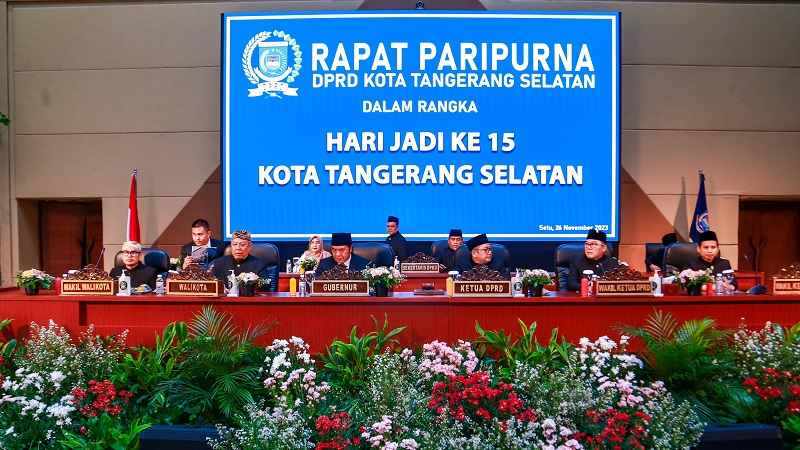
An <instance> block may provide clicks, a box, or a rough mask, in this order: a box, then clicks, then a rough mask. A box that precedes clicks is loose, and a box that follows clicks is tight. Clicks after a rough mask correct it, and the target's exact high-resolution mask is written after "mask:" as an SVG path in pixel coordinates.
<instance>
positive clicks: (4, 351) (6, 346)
mask: <svg viewBox="0 0 800 450" xmlns="http://www.w3.org/2000/svg"><path fill="white" fill-rule="evenodd" d="M12 320H13V319H3V321H2V322H0V330H2V329H3V328H5V327H6V325H11V322H12ZM16 348H17V340H16V339H9V340H8V342H3V343H0V356H2V357H3V358H4V359H10V358H11V354H12V353H14V349H16Z"/></svg>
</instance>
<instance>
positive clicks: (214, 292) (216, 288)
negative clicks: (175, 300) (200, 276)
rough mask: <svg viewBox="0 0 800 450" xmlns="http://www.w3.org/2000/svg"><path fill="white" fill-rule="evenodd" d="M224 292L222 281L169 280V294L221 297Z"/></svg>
mask: <svg viewBox="0 0 800 450" xmlns="http://www.w3.org/2000/svg"><path fill="white" fill-rule="evenodd" d="M222 294H223V289H222V281H210V280H209V281H196V280H167V295H191V296H193V297H219V296H221V295H222Z"/></svg>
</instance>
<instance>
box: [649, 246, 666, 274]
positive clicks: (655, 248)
mask: <svg viewBox="0 0 800 450" xmlns="http://www.w3.org/2000/svg"><path fill="white" fill-rule="evenodd" d="M663 246H664V245H663V244H662V243H661V242H648V243H646V244H644V269H645V272H650V266H649V265H648V264H647V260H648V259H649V258H650V257H651V256H653V255H655V254H656V252H657V251H658V249H660V248H661V247H663ZM654 262H656V261H654ZM660 262H661V267H664V261H660Z"/></svg>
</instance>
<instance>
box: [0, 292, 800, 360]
mask: <svg viewBox="0 0 800 450" xmlns="http://www.w3.org/2000/svg"><path fill="white" fill-rule="evenodd" d="M54 294H55V293H54V292H53V291H42V294H40V295H38V296H26V295H24V293H23V292H20V291H19V290H18V289H2V290H0V320H1V319H4V318H11V319H14V322H13V323H12V325H11V327H10V328H9V327H7V328H6V329H4V330H3V337H4V339H5V340H7V339H10V338H12V337H14V338H21V337H27V336H28V335H29V332H30V325H29V324H30V322H32V321H34V322H36V323H38V324H41V325H46V324H48V323H49V321H50V320H51V319H52V320H53V321H54V322H55V323H57V324H58V325H61V326H64V327H66V329H67V330H68V331H69V332H70V333H71V334H72V335H73V336H76V337H77V336H78V333H80V332H82V331H85V330H86V329H87V328H88V327H89V325H94V332H95V333H96V334H100V335H110V334H114V333H120V332H122V331H124V330H126V329H127V330H129V334H128V339H127V343H128V345H131V346H136V345H138V344H140V343H141V344H145V345H152V344H153V343H154V342H155V334H156V333H161V332H162V331H163V329H164V327H165V326H166V325H168V324H169V323H171V322H175V321H185V322H190V321H191V320H192V317H193V316H194V314H195V313H197V312H199V311H200V309H201V308H202V307H203V306H204V305H213V306H215V307H216V308H218V309H219V310H221V311H226V312H228V313H229V314H231V315H233V317H234V322H235V323H237V324H240V325H241V326H247V325H252V324H255V323H258V322H260V321H263V320H273V319H275V320H277V321H278V322H279V325H277V326H275V327H274V328H272V329H271V330H270V332H269V334H268V336H267V338H268V341H271V340H272V339H274V338H288V337H291V336H299V337H302V338H303V339H305V340H306V342H308V343H309V344H310V345H311V350H312V351H313V352H315V353H316V352H320V351H324V349H325V346H326V345H328V344H330V343H331V342H332V341H333V340H334V339H342V340H346V339H347V337H348V336H349V334H350V329H351V328H352V327H353V326H358V334H359V335H363V334H365V333H367V332H369V331H372V330H374V329H375V326H374V323H373V321H372V318H371V317H375V318H376V319H378V320H379V322H380V323H381V324H383V320H384V316H386V317H388V320H389V327H390V328H396V327H402V326H405V327H408V328H407V329H406V330H405V331H404V332H403V333H401V334H400V335H399V336H398V339H399V341H400V343H401V344H402V345H404V346H410V347H413V346H414V345H422V344H424V343H427V342H430V341H433V340H440V341H445V342H455V341H457V340H458V339H464V340H474V339H475V337H476V336H477V334H476V332H475V323H476V322H477V323H480V325H481V327H483V328H484V329H486V330H501V329H502V330H505V332H506V333H507V334H512V335H513V334H517V333H518V332H519V325H518V323H517V318H519V319H521V320H523V321H524V322H525V323H527V324H530V323H532V322H537V323H538V331H537V337H538V338H539V341H540V342H541V343H546V342H547V340H548V339H549V336H550V331H551V330H552V329H553V328H558V329H559V333H560V334H561V335H563V336H565V337H566V339H567V340H568V341H571V342H577V341H578V340H579V339H580V338H581V337H584V336H585V337H588V338H590V339H592V340H594V339H596V338H598V337H600V336H603V335H608V336H612V337H618V333H616V332H615V331H614V330H613V329H612V328H611V327H612V326H613V325H615V324H617V323H619V322H622V323H627V324H632V325H642V324H644V320H645V318H646V317H647V316H648V315H649V314H652V313H653V311H655V310H663V311H664V312H671V313H672V314H673V315H674V316H675V317H676V318H677V319H678V320H680V321H685V320H689V319H702V318H705V317H710V318H713V319H716V321H717V323H718V324H719V326H721V327H724V328H736V327H737V326H738V325H739V323H740V322H741V320H742V319H744V321H745V323H747V325H748V326H749V327H750V328H752V329H755V328H758V329H760V328H762V327H763V326H764V324H765V323H766V322H767V321H772V322H777V323H781V324H784V325H786V324H791V325H793V324H795V323H798V322H800V295H781V296H778V295H776V296H773V295H746V294H733V295H725V296H708V297H707V296H701V297H687V296H684V295H679V296H670V297H660V298H600V299H595V298H581V297H579V296H578V295H577V294H573V293H558V294H556V293H549V294H547V295H546V296H544V297H542V298H508V297H506V298H450V297H446V296H442V295H438V296H420V295H414V294H412V293H405V292H395V293H391V294H389V297H386V298H376V297H348V296H342V297H290V296H289V295H288V294H287V293H270V294H262V295H260V296H257V297H252V298H244V297H238V298H224V297H223V298H201V297H180V298H176V297H171V296H167V297H156V296H155V295H153V294H145V295H135V296H131V297H127V298H126V297H105V296H57V295H54Z"/></svg>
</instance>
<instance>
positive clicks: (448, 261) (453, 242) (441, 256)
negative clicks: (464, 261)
mask: <svg viewBox="0 0 800 450" xmlns="http://www.w3.org/2000/svg"><path fill="white" fill-rule="evenodd" d="M463 243H464V236H463V235H462V234H461V230H459V229H457V228H453V229H451V230H450V235H449V236H448V237H447V248H445V249H443V250H442V251H440V252H439V253H437V254H436V262H438V263H439V264H441V265H443V266H445V267H446V268H447V271H448V272H449V271H451V270H453V269H454V268H455V267H456V250H458V247H461V245H462V244H463Z"/></svg>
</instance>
